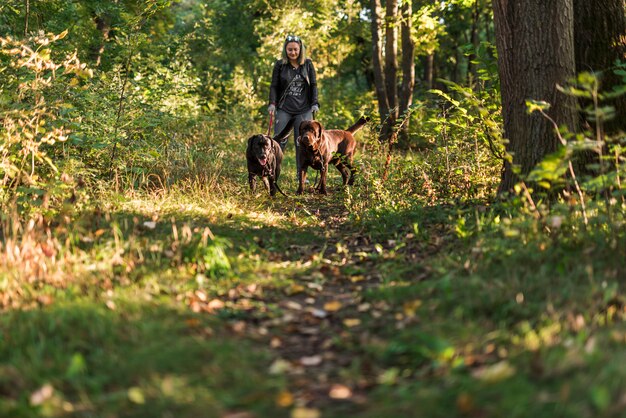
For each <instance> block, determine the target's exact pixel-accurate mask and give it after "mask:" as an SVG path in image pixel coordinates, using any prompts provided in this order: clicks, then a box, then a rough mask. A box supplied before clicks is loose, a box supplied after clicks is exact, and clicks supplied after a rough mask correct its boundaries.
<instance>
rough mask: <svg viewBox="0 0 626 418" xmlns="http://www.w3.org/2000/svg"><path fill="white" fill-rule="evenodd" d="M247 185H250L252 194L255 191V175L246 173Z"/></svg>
mask: <svg viewBox="0 0 626 418" xmlns="http://www.w3.org/2000/svg"><path fill="white" fill-rule="evenodd" d="M248 184H249V185H250V191H251V192H252V193H254V191H255V190H256V175H255V174H252V173H248Z"/></svg>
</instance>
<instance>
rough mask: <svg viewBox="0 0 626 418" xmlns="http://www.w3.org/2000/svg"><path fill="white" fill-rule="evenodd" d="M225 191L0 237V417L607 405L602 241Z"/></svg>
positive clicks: (617, 294)
mask: <svg viewBox="0 0 626 418" xmlns="http://www.w3.org/2000/svg"><path fill="white" fill-rule="evenodd" d="M237 187H238V188H237V189H236V191H235V193H230V194H228V195H227V194H224V195H221V196H222V197H219V196H220V195H219V194H218V196H217V197H216V196H215V191H212V190H207V189H192V188H189V189H185V190H182V191H181V192H175V191H170V192H162V191H157V192H154V193H147V192H133V193H129V194H126V195H124V196H120V195H117V194H113V193H111V194H109V195H108V197H107V198H106V199H104V200H103V201H102V202H100V204H99V205H97V206H96V207H93V206H91V205H90V206H86V207H85V209H82V212H80V215H79V216H78V217H77V221H75V222H72V223H71V224H63V223H60V224H55V225H50V226H49V227H50V228H51V233H50V234H44V235H42V236H39V235H37V234H36V233H35V230H32V231H31V233H27V234H24V235H23V236H22V237H21V238H20V241H19V242H17V241H11V235H10V234H8V233H7V235H6V237H5V239H7V240H8V241H7V242H8V245H7V246H6V248H5V250H4V251H5V252H4V253H3V257H4V258H3V259H4V265H5V268H4V270H2V276H1V278H2V281H1V282H0V284H1V288H0V294H1V297H0V304H1V305H0V306H1V307H2V316H0V341H1V342H2V344H0V416H7V417H9V416H10V417H39V416H52V417H61V416H72V417H74V416H75V417H93V416H95V417H216V418H217V417H219V418H261V417H272V418H274V417H291V418H316V417H348V416H359V417H372V418H374V417H376V418H379V417H391V416H394V417H396V416H397V417H428V418H432V417H446V418H449V417H501V416H507V417H520V418H521V417H528V416H534V417H537V418H539V417H546V418H548V417H556V416H559V417H621V416H623V415H622V414H623V412H624V411H625V410H626V392H624V381H626V380H625V379H626V368H625V367H624V366H623V365H624V364H626V326H625V325H624V324H625V321H624V318H625V317H626V298H624V295H623V293H622V290H621V286H622V285H621V284H620V277H624V276H623V275H624V274H625V271H624V266H623V263H622V262H621V261H620V259H619V258H618V257H615V255H616V254H617V253H619V252H620V251H622V249H623V248H624V246H625V243H624V240H623V237H621V236H620V235H615V239H614V240H605V239H604V238H603V237H604V235H598V236H597V237H596V236H594V235H588V236H586V237H585V239H584V240H579V239H578V238H576V237H574V238H572V237H568V236H566V235H562V236H555V235H551V236H550V235H548V236H546V235H542V234H538V233H536V232H533V231H536V228H535V226H534V224H531V226H530V227H527V226H524V225H528V222H527V221H526V220H524V221H523V222H524V223H520V224H515V223H514V222H515V221H514V220H512V221H509V222H508V223H507V224H506V228H507V229H505V230H504V232H503V229H502V228H503V227H502V226H501V224H500V220H499V219H500V217H501V216H502V217H504V216H505V212H502V211H500V212H497V211H495V210H492V209H490V208H489V207H488V203H486V202H479V203H476V204H473V205H465V206H462V205H449V204H448V205H428V206H426V205H415V204H409V203H408V201H406V202H402V203H403V204H400V205H396V206H395V209H393V210H387V211H382V212H376V211H370V212H368V213H366V212H364V211H359V210H355V209H354V208H355V207H356V208H358V207H359V206H358V203H359V202H355V201H354V199H356V198H357V197H356V196H355V195H352V194H351V191H350V190H343V189H342V188H341V187H340V186H339V185H334V186H332V187H331V189H330V194H329V195H328V196H320V195H318V194H314V193H312V190H309V191H308V192H307V193H305V194H304V195H303V196H292V197H289V198H285V197H283V196H277V197H275V198H273V199H272V198H269V196H267V194H266V193H265V192H259V193H257V194H256V195H251V194H250V193H249V191H248V190H246V187H245V185H243V184H242V185H239V186H237ZM285 190H290V187H286V188H285ZM392 203H393V202H389V205H392ZM386 207H387V208H389V206H386ZM472 219H473V220H472ZM510 219H513V218H510ZM472 223H474V224H472ZM494 225H495V226H494ZM490 228H491V229H490ZM524 228H527V229H526V230H525V229H524ZM9 230H10V228H8V226H7V225H5V226H4V231H9ZM25 230H26V231H27V232H28V231H29V230H28V229H25ZM477 231H478V232H479V233H478V232H477ZM511 231H513V232H515V231H517V232H516V233H513V232H511ZM597 232H598V234H602V231H601V229H598V230H597ZM11 245H13V246H11ZM11 248H19V249H20V251H19V253H18V252H14V253H11V251H10V249H11ZM8 255H11V258H9V257H8Z"/></svg>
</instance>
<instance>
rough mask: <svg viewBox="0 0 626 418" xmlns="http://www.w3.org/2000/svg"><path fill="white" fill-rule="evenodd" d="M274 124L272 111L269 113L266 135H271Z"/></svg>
mask: <svg viewBox="0 0 626 418" xmlns="http://www.w3.org/2000/svg"><path fill="white" fill-rule="evenodd" d="M273 124H274V113H270V126H268V127H267V136H271V135H270V134H271V132H272V125H273Z"/></svg>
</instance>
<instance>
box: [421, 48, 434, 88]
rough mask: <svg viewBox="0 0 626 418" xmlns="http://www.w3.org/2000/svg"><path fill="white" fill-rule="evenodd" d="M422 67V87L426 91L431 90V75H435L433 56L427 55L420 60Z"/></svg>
mask: <svg viewBox="0 0 626 418" xmlns="http://www.w3.org/2000/svg"><path fill="white" fill-rule="evenodd" d="M422 63H423V65H424V87H425V88H426V89H427V90H430V89H432V88H433V79H434V77H433V75H434V73H435V71H434V70H435V54H434V53H433V54H428V55H426V56H425V57H424V58H423V59H422Z"/></svg>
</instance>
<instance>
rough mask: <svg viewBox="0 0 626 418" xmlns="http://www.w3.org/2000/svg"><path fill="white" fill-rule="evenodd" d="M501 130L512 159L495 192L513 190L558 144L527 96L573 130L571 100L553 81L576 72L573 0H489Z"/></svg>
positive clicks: (550, 129) (553, 133) (572, 105)
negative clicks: (531, 109) (529, 109)
mask: <svg viewBox="0 0 626 418" xmlns="http://www.w3.org/2000/svg"><path fill="white" fill-rule="evenodd" d="M492 4H493V9H494V22H495V32H496V46H497V49H498V72H499V75H500V82H501V90H502V93H501V94H502V111H503V117H504V135H505V138H507V139H508V144H507V151H508V153H510V154H511V155H512V164H511V162H508V161H507V162H505V164H504V170H503V174H502V178H501V182H500V187H499V192H507V191H510V190H512V188H513V186H514V185H515V184H516V183H517V182H518V181H519V179H518V177H517V175H516V174H515V173H514V170H513V166H517V167H519V169H520V173H521V175H522V176H525V175H526V174H528V173H529V172H530V171H531V170H532V168H533V167H534V166H535V165H536V164H537V163H538V162H539V161H541V160H542V158H543V157H545V156H546V155H547V154H549V153H551V152H553V151H555V150H556V149H557V144H558V139H557V137H556V135H555V132H554V129H553V127H552V125H551V124H550V123H549V121H547V120H546V119H545V118H544V117H543V116H541V115H539V114H538V113H537V112H535V113H533V114H530V115H529V114H528V113H527V110H526V105H525V102H526V100H540V101H546V102H548V103H550V104H551V106H552V107H551V108H550V110H549V111H548V114H549V116H550V117H551V118H552V119H554V120H555V121H556V123H557V124H559V126H562V125H565V126H567V127H568V128H569V129H571V130H574V128H575V126H576V112H575V100H574V99H573V98H571V97H568V96H565V95H563V94H559V93H558V91H557V89H556V85H557V84H561V85H562V84H563V83H565V82H566V81H567V80H568V79H569V78H571V77H573V76H574V74H575V62H574V10H573V0H552V1H545V0H523V1H522V0H493V1H492Z"/></svg>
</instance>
